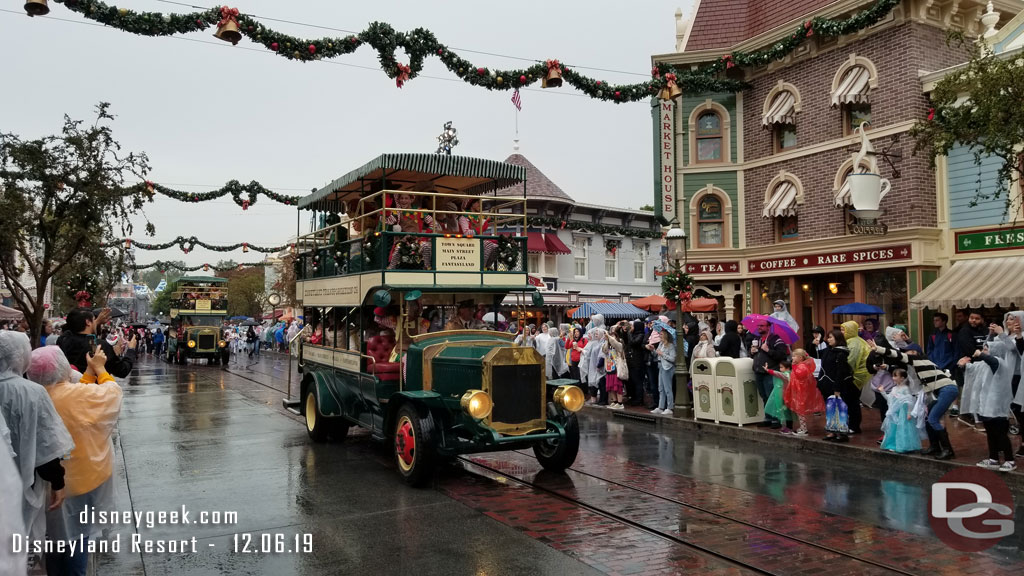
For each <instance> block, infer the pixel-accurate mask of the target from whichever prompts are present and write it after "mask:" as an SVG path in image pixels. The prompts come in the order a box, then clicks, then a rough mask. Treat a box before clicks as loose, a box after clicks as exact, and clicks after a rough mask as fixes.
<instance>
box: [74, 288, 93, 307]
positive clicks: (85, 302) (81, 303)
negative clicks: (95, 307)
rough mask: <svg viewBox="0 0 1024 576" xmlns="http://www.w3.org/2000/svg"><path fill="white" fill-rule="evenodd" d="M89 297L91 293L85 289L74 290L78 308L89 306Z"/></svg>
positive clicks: (90, 297)
mask: <svg viewBox="0 0 1024 576" xmlns="http://www.w3.org/2000/svg"><path fill="white" fill-rule="evenodd" d="M91 299H92V294H89V293H88V292H86V291H85V290H79V291H78V292H75V302H76V303H77V304H78V307H79V308H90V307H91V306H92V305H91V304H90V302H89V301H90V300H91Z"/></svg>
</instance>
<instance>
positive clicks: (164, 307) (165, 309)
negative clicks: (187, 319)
mask: <svg viewBox="0 0 1024 576" xmlns="http://www.w3.org/2000/svg"><path fill="white" fill-rule="evenodd" d="M177 289H178V282H177V281H174V282H168V284H167V287H166V288H165V289H164V290H163V291H162V292H157V294H156V298H154V299H153V301H152V302H151V303H150V305H149V309H150V312H151V313H152V314H153V315H154V316H167V315H168V314H170V313H171V294H172V293H173V292H174V291H175V290H177Z"/></svg>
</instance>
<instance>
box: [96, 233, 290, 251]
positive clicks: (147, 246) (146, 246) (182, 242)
mask: <svg viewBox="0 0 1024 576" xmlns="http://www.w3.org/2000/svg"><path fill="white" fill-rule="evenodd" d="M120 245H122V243H121V241H120V240H118V241H116V242H108V243H107V244H104V245H103V246H104V247H105V248H113V247H115V246H120ZM123 245H124V248H125V249H126V250H128V249H131V248H138V249H139V250H166V249H168V248H171V247H172V246H175V245H177V246H178V248H179V249H180V250H181V251H182V252H184V253H185V254H188V253H189V252H191V251H193V250H195V247H196V246H202V247H203V248H206V249H207V250H213V251H214V252H231V251H234V250H238V249H239V248H241V249H242V251H243V252H248V251H250V250H252V251H255V252H261V253H263V254H273V253H276V252H280V251H282V250H284V249H286V248H289V247H291V248H294V247H295V245H294V244H282V245H281V246H258V245H256V244H250V243H248V242H239V243H238V244H228V245H226V246H216V245H214V244H208V243H206V242H203V241H202V240H200V239H198V238H196V237H195V236H191V237H189V238H185V237H184V236H178V237H177V238H175V239H174V240H171V241H170V242H163V243H148V242H139V241H136V240H132V239H131V238H125V239H124V244H123Z"/></svg>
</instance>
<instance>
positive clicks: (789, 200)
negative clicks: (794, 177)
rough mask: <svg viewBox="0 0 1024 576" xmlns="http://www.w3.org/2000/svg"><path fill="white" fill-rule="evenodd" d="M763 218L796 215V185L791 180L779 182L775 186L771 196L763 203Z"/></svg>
mask: <svg viewBox="0 0 1024 576" xmlns="http://www.w3.org/2000/svg"><path fill="white" fill-rule="evenodd" d="M761 216H763V217H764V218H776V217H783V216H796V185H795V184H793V183H792V182H780V183H779V184H778V185H776V186H775V191H774V192H772V197H771V199H770V200H768V202H766V203H765V205H764V212H762V213H761Z"/></svg>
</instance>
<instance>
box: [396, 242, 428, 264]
mask: <svg viewBox="0 0 1024 576" xmlns="http://www.w3.org/2000/svg"><path fill="white" fill-rule="evenodd" d="M395 250H397V251H398V265H397V268H401V269H404V270H420V269H422V268H423V253H422V252H421V251H420V242H419V240H418V239H416V238H414V237H412V236H403V237H402V238H399V239H398V240H396V241H395Z"/></svg>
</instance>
